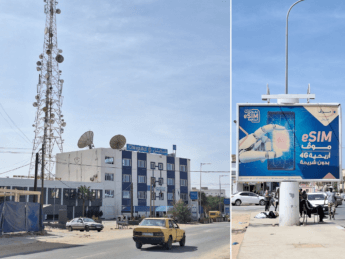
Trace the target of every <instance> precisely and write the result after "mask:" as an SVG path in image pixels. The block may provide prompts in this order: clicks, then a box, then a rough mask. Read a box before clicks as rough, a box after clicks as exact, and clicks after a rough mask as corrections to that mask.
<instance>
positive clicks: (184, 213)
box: [168, 200, 192, 223]
mask: <svg viewBox="0 0 345 259" xmlns="http://www.w3.org/2000/svg"><path fill="white" fill-rule="evenodd" d="M168 213H169V214H172V215H173V218H174V219H175V220H177V221H178V222H181V223H187V222H190V221H191V220H192V213H191V210H190V209H189V207H188V205H186V204H185V203H184V201H183V200H179V201H178V202H176V203H175V204H174V206H173V208H172V209H171V210H170V211H169V212H168Z"/></svg>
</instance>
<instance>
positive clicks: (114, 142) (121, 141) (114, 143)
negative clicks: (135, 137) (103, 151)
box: [109, 135, 126, 149]
mask: <svg viewBox="0 0 345 259" xmlns="http://www.w3.org/2000/svg"><path fill="white" fill-rule="evenodd" d="M109 144H110V147H111V148H112V149H121V148H123V147H124V146H125V144H126V138H125V136H122V135H115V136H114V137H112V138H111V140H110V143H109Z"/></svg>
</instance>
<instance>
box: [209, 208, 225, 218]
mask: <svg viewBox="0 0 345 259" xmlns="http://www.w3.org/2000/svg"><path fill="white" fill-rule="evenodd" d="M208 216H209V217H210V218H211V219H214V218H218V217H221V216H222V214H221V213H220V212H219V211H217V210H214V211H209V212H208Z"/></svg>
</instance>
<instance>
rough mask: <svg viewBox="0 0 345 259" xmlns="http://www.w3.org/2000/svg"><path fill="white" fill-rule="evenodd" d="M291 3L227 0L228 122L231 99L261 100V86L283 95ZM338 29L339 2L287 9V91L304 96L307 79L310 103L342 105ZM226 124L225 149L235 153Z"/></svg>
mask: <svg viewBox="0 0 345 259" xmlns="http://www.w3.org/2000/svg"><path fill="white" fill-rule="evenodd" d="M294 2H296V1H290V0H289V1H288V0H284V1H282V0H281V1H274V0H266V1H256V0H247V1H233V2H232V8H233V9H232V22H233V24H232V97H233V98H232V104H231V114H232V121H233V120H234V119H235V118H236V103H247V102H248V103H264V102H263V101H262V100H261V95H262V94H266V85H267V84H269V87H270V91H271V94H284V93H285V26H286V14H287V11H288V10H289V8H290V6H291V5H292V4H293V3H294ZM344 31H345V1H342V0H333V1H321V0H313V1H311V0H305V1H303V2H300V3H298V4H297V5H295V6H294V7H293V8H292V10H291V12H290V15H289V94H290V93H291V94H306V93H307V87H308V84H309V83H310V86H311V93H313V94H315V95H316V99H315V100H311V101H310V102H311V103H342V100H344V98H345V91H344V90H343V89H344V86H345V73H344V69H345V49H344V46H345V38H344ZM272 102H276V101H274V100H272ZM301 102H306V100H301ZM232 126H233V128H232V129H233V131H232V133H231V140H232V144H231V147H232V153H235V152H236V150H235V140H236V138H235V137H236V135H235V130H234V126H235V124H234V123H233V122H232ZM343 132H344V130H343ZM343 154H344V152H343ZM343 156H344V155H343Z"/></svg>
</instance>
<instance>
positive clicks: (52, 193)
mask: <svg viewBox="0 0 345 259" xmlns="http://www.w3.org/2000/svg"><path fill="white" fill-rule="evenodd" d="M59 190H60V189H58V188H57V189H56V188H52V189H51V191H50V197H51V198H53V199H59Z"/></svg>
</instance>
